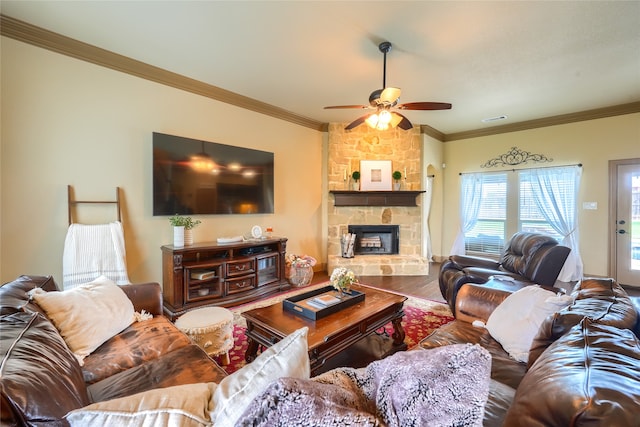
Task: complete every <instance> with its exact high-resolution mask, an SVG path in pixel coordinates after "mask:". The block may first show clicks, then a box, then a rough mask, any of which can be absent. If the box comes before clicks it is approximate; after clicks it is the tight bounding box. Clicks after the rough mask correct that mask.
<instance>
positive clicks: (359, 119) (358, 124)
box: [344, 114, 371, 130]
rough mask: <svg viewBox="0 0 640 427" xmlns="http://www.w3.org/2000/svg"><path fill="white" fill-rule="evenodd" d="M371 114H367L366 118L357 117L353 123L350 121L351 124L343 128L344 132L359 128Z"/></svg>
mask: <svg viewBox="0 0 640 427" xmlns="http://www.w3.org/2000/svg"><path fill="white" fill-rule="evenodd" d="M370 115H371V114H367V115H366V116H362V117H358V118H357V119H355V120H354V121H352V122H351V123H349V124H348V125H347V127H345V128H344V130H351V129H353V128H354V127H357V126H360V125H361V124H363V123H364V121H365V120H366V119H367V117H369V116H370Z"/></svg>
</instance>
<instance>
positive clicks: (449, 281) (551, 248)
mask: <svg viewBox="0 0 640 427" xmlns="http://www.w3.org/2000/svg"><path fill="white" fill-rule="evenodd" d="M569 252H571V249H569V248H567V247H565V246H561V245H559V244H558V242H557V240H556V239H554V238H553V237H550V236H547V235H544V234H539V233H527V232H519V233H516V234H514V235H513V236H512V237H511V239H510V240H509V242H508V244H507V246H506V247H505V249H504V251H503V253H502V256H501V257H500V260H499V261H495V260H492V259H489V258H481V257H474V256H468V255H451V256H450V257H449V259H448V260H446V261H445V262H443V263H442V266H441V268H440V274H439V277H438V282H439V285H440V292H441V293H442V296H443V298H444V299H445V300H446V301H447V303H448V304H449V307H451V309H452V310H453V309H454V307H455V305H456V296H457V295H458V290H459V289H460V287H461V286H462V285H464V284H465V283H479V284H480V283H485V282H487V281H488V280H489V279H490V277H491V276H496V277H507V278H510V279H512V280H514V281H516V282H521V283H523V284H534V283H535V284H538V285H541V286H548V287H553V285H554V283H555V282H556V279H557V278H558V275H559V274H560V270H562V267H563V266H564V263H565V261H566V260H567V257H568V256H569Z"/></svg>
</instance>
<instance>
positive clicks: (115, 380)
mask: <svg viewBox="0 0 640 427" xmlns="http://www.w3.org/2000/svg"><path fill="white" fill-rule="evenodd" d="M226 376H227V373H226V372H225V371H224V370H222V368H220V367H219V366H218V365H217V364H216V363H215V362H214V361H213V360H212V359H210V358H209V356H207V354H206V353H205V352H204V350H202V349H201V348H200V347H198V346H197V345H195V344H189V345H188V346H185V347H182V348H179V349H177V350H175V351H172V352H170V353H167V354H164V355H162V356H160V357H158V358H157V359H153V360H149V361H148V362H146V363H144V364H143V365H139V366H135V367H133V368H131V369H127V370H126V371H122V372H119V373H117V374H115V375H112V376H110V377H108V378H105V379H104V380H102V381H99V382H96V383H94V384H91V385H90V386H89V387H88V392H89V396H90V398H91V401H92V402H102V401H104V400H109V399H115V398H118V397H124V396H128V395H131V394H135V393H140V392H143V391H147V390H151V389H153V388H162V387H170V386H174V385H182V384H193V383H199V382H204V383H208V382H214V383H219V382H220V381H222V379H223V378H224V377H226Z"/></svg>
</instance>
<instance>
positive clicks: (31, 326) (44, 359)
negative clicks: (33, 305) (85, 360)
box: [0, 313, 91, 426]
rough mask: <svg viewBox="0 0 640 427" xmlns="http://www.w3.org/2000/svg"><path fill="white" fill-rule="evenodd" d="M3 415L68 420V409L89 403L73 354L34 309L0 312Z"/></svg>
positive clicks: (51, 422) (52, 422) (28, 421)
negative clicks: (23, 311)
mask: <svg viewBox="0 0 640 427" xmlns="http://www.w3.org/2000/svg"><path fill="white" fill-rule="evenodd" d="M0 327H1V328H2V337H1V341H0V342H1V345H0V351H1V354H0V356H1V357H2V361H1V363H0V367H1V371H0V385H1V386H0V390H1V393H2V401H1V402H0V406H2V412H3V414H2V418H3V419H7V418H9V417H8V415H9V414H8V413H6V411H10V412H11V413H12V415H13V416H14V417H18V424H24V425H48V426H56V425H66V424H65V422H64V421H63V420H62V418H63V417H64V415H65V414H66V413H67V412H69V411H70V410H72V409H77V408H80V407H82V406H85V405H88V404H89V403H91V402H90V399H89V396H88V394H87V388H86V385H85V383H84V380H83V378H82V371H81V370H80V366H79V365H78V362H77V360H76V358H75V357H74V356H73V354H72V353H71V351H70V350H69V349H68V348H67V345H66V344H65V342H64V341H63V339H62V337H61V336H60V334H59V333H58V331H57V330H56V328H55V327H54V326H53V324H52V323H51V322H50V321H49V320H48V319H46V318H45V317H44V316H42V315H41V314H38V313H15V314H11V315H6V316H2V317H0Z"/></svg>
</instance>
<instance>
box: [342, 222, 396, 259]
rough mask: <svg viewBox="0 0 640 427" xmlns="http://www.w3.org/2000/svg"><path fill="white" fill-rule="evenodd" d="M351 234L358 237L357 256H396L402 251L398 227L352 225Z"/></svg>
mask: <svg viewBox="0 0 640 427" xmlns="http://www.w3.org/2000/svg"><path fill="white" fill-rule="evenodd" d="M349 233H352V234H355V235H356V242H355V246H354V251H353V252H354V254H355V255H394V254H398V253H399V249H400V226H398V225H350V226H349Z"/></svg>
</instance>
